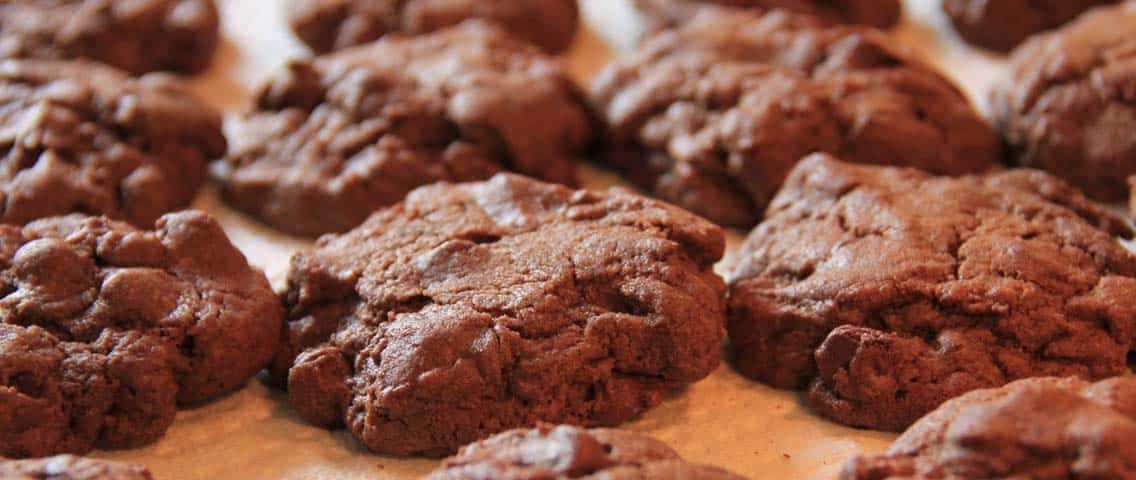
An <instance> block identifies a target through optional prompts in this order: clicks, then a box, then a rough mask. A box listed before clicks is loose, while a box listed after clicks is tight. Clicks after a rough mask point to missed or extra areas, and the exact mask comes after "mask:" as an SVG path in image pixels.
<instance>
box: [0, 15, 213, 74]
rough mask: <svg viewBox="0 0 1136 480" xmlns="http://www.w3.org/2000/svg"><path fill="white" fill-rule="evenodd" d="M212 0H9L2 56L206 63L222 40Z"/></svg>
mask: <svg viewBox="0 0 1136 480" xmlns="http://www.w3.org/2000/svg"><path fill="white" fill-rule="evenodd" d="M219 29H220V21H219V19H218V16H217V7H216V6H215V5H214V4H213V1H212V0H131V1H113V0H5V1H3V2H0V58H38V59H44V60H69V59H76V58H85V59H89V60H93V61H97V62H101V63H105V64H108V65H111V66H114V67H117V68H120V69H123V70H126V71H128V72H130V73H132V74H135V75H141V74H143V73H146V72H153V71H164V70H169V71H177V72H183V73H197V72H200V71H203V70H205V69H206V68H207V67H208V66H209V63H210V61H211V60H212V58H213V52H214V51H215V50H216V49H217V44H218V42H219V40H220V34H219Z"/></svg>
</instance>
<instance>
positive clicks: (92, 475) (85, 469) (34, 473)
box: [0, 455, 154, 480]
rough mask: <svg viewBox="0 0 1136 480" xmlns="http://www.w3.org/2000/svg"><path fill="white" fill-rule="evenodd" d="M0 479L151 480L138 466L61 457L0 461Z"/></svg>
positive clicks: (70, 456) (144, 469) (147, 473)
mask: <svg viewBox="0 0 1136 480" xmlns="http://www.w3.org/2000/svg"><path fill="white" fill-rule="evenodd" d="M0 477H3V478H4V479H5V480H45V479H46V480H152V479H153V478H154V477H152V476H151V475H150V471H149V470H147V469H146V468H145V467H142V466H139V465H129V464H123V463H117V462H109V461H105V460H93V459H87V458H80V457H75V456H72V455H59V456H55V457H50V458H37V459H34V460H4V459H0Z"/></svg>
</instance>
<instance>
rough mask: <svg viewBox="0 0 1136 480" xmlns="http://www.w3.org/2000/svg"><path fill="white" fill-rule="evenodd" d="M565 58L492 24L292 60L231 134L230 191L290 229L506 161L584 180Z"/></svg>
mask: <svg viewBox="0 0 1136 480" xmlns="http://www.w3.org/2000/svg"><path fill="white" fill-rule="evenodd" d="M582 97H583V95H582V94H581V93H580V92H579V91H578V89H577V87H575V86H574V85H573V83H572V81H571V80H570V79H569V78H568V76H567V75H566V74H565V72H564V71H563V70H562V69H561V68H560V66H559V65H558V64H557V63H556V62H555V61H553V60H552V59H550V58H548V57H546V56H544V55H543V54H541V53H540V51H538V50H537V49H536V48H534V47H532V46H530V45H528V44H525V43H524V42H521V41H519V40H517V39H515V38H513V37H511V36H509V35H508V34H506V33H505V32H504V31H503V30H501V29H500V28H497V27H495V26H493V25H490V24H486V23H482V22H478V21H470V22H467V23H463V24H462V25H460V26H457V27H452V28H449V29H445V30H442V31H438V32H435V33H432V34H429V35H423V36H417V37H401V36H387V37H385V38H384V39H383V40H380V41H378V42H376V43H373V44H370V45H366V46H362V47H356V48H353V49H348V50H343V51H340V52H337V53H334V54H330V55H327V56H323V57H317V58H316V59H314V60H298V61H294V62H292V63H290V64H289V65H288V66H287V68H286V69H284V70H283V71H282V72H280V73H278V74H277V75H276V76H275V77H274V78H273V79H272V80H270V81H269V82H268V83H267V84H266V85H265V86H264V87H263V88H262V89H261V91H260V93H259V94H258V96H257V99H256V107H255V108H256V109H255V111H254V112H252V113H251V114H250V115H248V116H247V117H246V118H244V120H243V121H241V122H239V124H238V125H237V128H236V129H235V130H236V133H235V134H234V135H233V136H232V141H233V148H232V150H231V152H230V155H229V157H228V161H227V164H228V167H229V169H230V172H229V173H228V174H227V175H226V176H227V178H226V185H225V190H224V193H225V195H226V197H227V199H228V201H230V202H231V203H233V204H234V205H236V206H237V207H238V208H241V209H242V210H245V211H248V212H251V213H253V214H255V215H257V216H258V217H260V218H261V219H263V220H265V221H267V222H268V223H270V224H272V225H274V226H276V227H277V228H280V229H282V230H285V231H288V232H292V233H298V234H302V235H317V234H321V233H327V232H342V231H346V230H349V229H351V228H352V227H354V226H356V225H358V224H360V223H362V221H363V220H365V219H366V218H367V216H368V215H370V214H371V212H373V211H374V210H375V209H377V208H379V207H383V206H387V205H391V204H393V203H395V202H398V201H399V200H401V199H402V198H403V197H404V196H405V195H406V194H407V193H408V192H410V191H411V190H413V189H414V188H416V187H419V186H422V185H426V184H429V183H433V182H436V181H440V180H450V181H469V180H483V179H486V178H489V177H491V176H492V175H493V174H494V173H496V172H497V171H499V170H503V169H508V170H513V171H517V172H520V173H523V174H526V175H530V176H533V177H537V178H540V179H543V180H548V181H553V182H559V183H565V184H573V183H575V178H576V177H575V163H576V158H575V157H576V156H577V155H581V154H583V152H584V151H585V150H586V149H587V148H588V146H589V144H590V142H591V138H592V124H591V120H590V118H589V115H588V113H587V109H586V105H585V102H584V100H583V98H582Z"/></svg>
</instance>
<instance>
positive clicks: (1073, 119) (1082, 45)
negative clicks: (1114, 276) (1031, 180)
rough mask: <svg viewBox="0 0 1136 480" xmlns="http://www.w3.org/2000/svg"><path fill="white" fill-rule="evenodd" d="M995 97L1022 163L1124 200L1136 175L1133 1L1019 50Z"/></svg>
mask: <svg viewBox="0 0 1136 480" xmlns="http://www.w3.org/2000/svg"><path fill="white" fill-rule="evenodd" d="M1010 65H1011V73H1010V75H1008V76H1007V78H1006V79H1005V80H1004V81H1003V82H1002V83H1000V84H998V85H997V86H995V89H994V91H993V92H992V94H991V97H992V102H991V103H992V106H993V110H994V116H995V119H996V123H998V125H999V127H1000V128H1001V130H1002V134H1003V136H1004V137H1005V138H1006V143H1008V144H1009V145H1010V147H1011V149H1012V152H1013V159H1014V162H1016V163H1017V164H1019V165H1024V166H1029V167H1035V168H1041V169H1044V170H1048V171H1050V172H1052V173H1053V174H1055V175H1057V176H1059V177H1062V178H1065V179H1067V180H1069V181H1070V182H1072V183H1073V184H1075V185H1077V186H1078V187H1081V188H1082V189H1084V190H1085V193H1087V194H1088V195H1089V196H1091V197H1093V198H1096V199H1098V200H1104V201H1109V202H1119V201H1122V200H1124V198H1125V196H1126V195H1127V194H1128V185H1127V183H1126V182H1125V179H1126V178H1127V177H1128V176H1129V175H1132V174H1136V88H1134V87H1133V86H1134V85H1136V4H1134V3H1129V4H1125V5H1117V6H1113V7H1101V8H1098V9H1094V10H1093V11H1090V12H1088V13H1086V14H1085V15H1084V16H1082V17H1081V18H1079V19H1077V20H1076V21H1074V22H1072V23H1070V24H1068V25H1066V26H1064V27H1062V28H1061V29H1058V30H1055V31H1053V32H1050V33H1046V34H1041V35H1037V36H1035V37H1033V38H1031V39H1030V40H1029V41H1027V42H1026V43H1024V44H1022V46H1021V47H1018V48H1017V49H1016V50H1014V53H1013V55H1012V56H1011V57H1010Z"/></svg>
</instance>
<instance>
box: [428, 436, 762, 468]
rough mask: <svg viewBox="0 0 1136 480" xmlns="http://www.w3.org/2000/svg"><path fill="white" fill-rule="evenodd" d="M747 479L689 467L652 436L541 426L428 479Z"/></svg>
mask: <svg viewBox="0 0 1136 480" xmlns="http://www.w3.org/2000/svg"><path fill="white" fill-rule="evenodd" d="M490 478H493V479H510V480H542V479H552V478H556V479H575V478H578V479H592V480H598V479H607V480H632V479H658V480H681V479H699V480H743V479H744V477H741V476H738V475H734V474H732V473H729V472H727V471H725V470H722V469H719V468H715V467H710V466H705V465H696V464H691V463H687V462H686V461H684V460H683V459H682V458H681V457H679V455H678V453H676V452H675V451H674V450H672V449H671V448H670V447H668V446H667V445H666V444H665V443H662V442H660V441H658V440H655V439H654V438H651V437H650V436H648V435H645V434H642V433H635V432H629V431H626V430H615V429H608V428H595V429H584V428H580V427H575V426H569V425H557V426H553V425H547V424H541V425H538V426H537V427H535V428H532V429H527V430H510V431H508V432H503V433H500V434H497V435H494V436H492V437H489V438H487V439H485V440H481V441H479V442H476V443H472V444H470V445H466V446H464V447H462V449H461V451H460V452H458V454H457V455H455V456H453V457H450V458H447V459H445V460H443V461H442V466H441V467H440V468H439V469H438V470H436V471H434V472H433V473H431V474H430V475H428V476H426V477H425V480H477V479H490Z"/></svg>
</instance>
